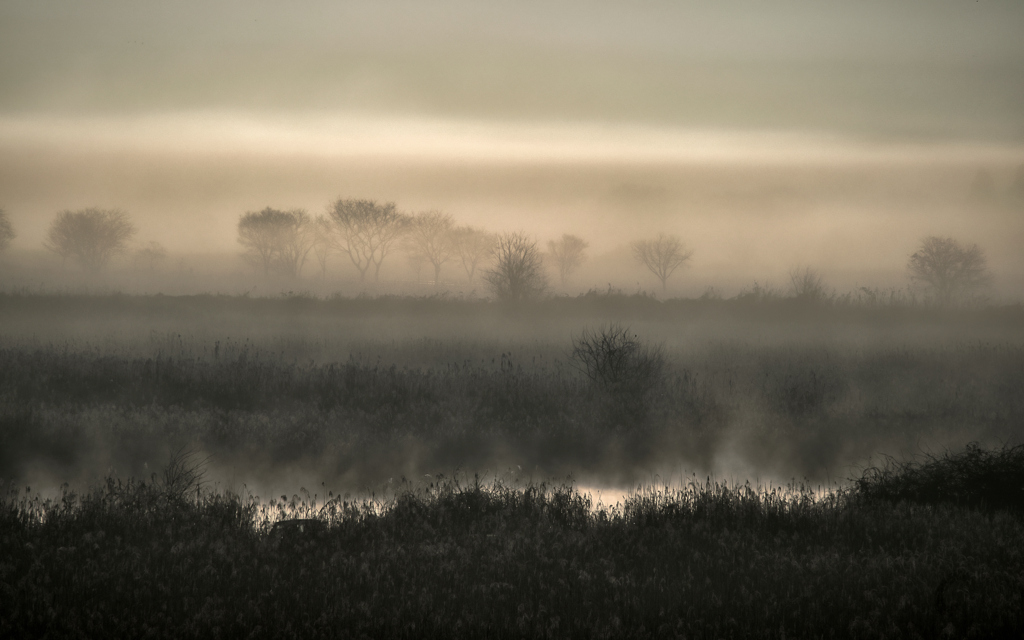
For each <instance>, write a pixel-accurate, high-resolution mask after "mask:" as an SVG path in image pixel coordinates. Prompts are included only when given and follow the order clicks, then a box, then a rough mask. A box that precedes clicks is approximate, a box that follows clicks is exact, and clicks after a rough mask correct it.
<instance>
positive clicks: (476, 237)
mask: <svg viewBox="0 0 1024 640" xmlns="http://www.w3.org/2000/svg"><path fill="white" fill-rule="evenodd" d="M452 239H453V240H454V244H455V253H456V254H458V256H459V260H460V261H461V262H462V268H463V269H465V270H466V277H467V278H468V279H469V281H470V282H473V276H474V275H476V269H477V267H478V266H480V263H482V262H483V261H484V260H486V259H487V258H488V257H490V255H491V250H492V249H493V248H494V243H495V237H494V235H493V234H490V233H487V232H486V231H483V230H482V229H476V228H474V227H457V228H456V229H454V230H453V231H452Z"/></svg>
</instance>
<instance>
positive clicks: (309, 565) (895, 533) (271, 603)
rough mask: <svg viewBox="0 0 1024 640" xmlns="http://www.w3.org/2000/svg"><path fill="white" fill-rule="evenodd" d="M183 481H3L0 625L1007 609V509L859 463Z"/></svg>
mask: <svg viewBox="0 0 1024 640" xmlns="http://www.w3.org/2000/svg"><path fill="white" fill-rule="evenodd" d="M965 455H966V456H968V457H970V456H971V455H975V454H973V453H971V452H970V451H968V452H967V454H965ZM920 466H921V465H917V466H915V467H913V468H914V469H918V470H920ZM945 468H946V469H948V468H949V467H948V466H947V467H945ZM908 469H910V468H909V467H908V468H905V469H903V470H902V471H899V470H898V471H896V472H894V473H895V475H899V473H909V472H911V471H908ZM892 477H894V476H892V475H891V476H889V478H888V480H886V481H890V480H891V479H892ZM196 479H197V478H196V476H195V474H192V475H189V474H188V473H187V468H186V469H183V468H182V467H181V465H179V466H178V467H177V473H176V474H171V477H169V478H167V479H165V480H160V479H157V478H155V477H154V478H153V479H152V480H151V481H150V482H146V483H140V482H135V481H128V482H121V481H117V480H113V479H111V480H108V481H107V483H106V484H105V485H103V486H102V487H100V488H98V489H95V490H93V491H92V492H89V493H87V494H84V495H81V496H78V495H75V494H73V493H70V492H67V493H65V494H64V495H63V496H61V497H60V498H59V499H55V500H51V501H44V500H41V499H40V498H38V497H32V496H31V495H30V494H29V493H28V492H27V491H26V492H21V493H19V492H13V491H12V492H11V493H9V494H7V495H6V496H5V497H4V499H3V501H2V502H0V542H2V547H0V636H2V637H78V636H93V637H131V638H143V637H203V638H207V637H254V638H259V637H389V638H423V637H427V638H430V637H437V638H441V637H444V638H451V637H455V638H460V637H464V638H482V637H489V638H520V637H554V638H594V637H687V638H728V637H733V638H740V637H773V638H774V637H801V638H831V637H836V638H886V637H888V638H915V637H927V638H930V637H946V636H948V637H983V638H990V637H1019V636H1018V634H1019V631H1020V629H1021V628H1024V603H1022V600H1021V599H1022V594H1024V519H1022V518H1021V515H1020V511H1014V510H1007V509H1000V508H995V505H992V504H989V503H985V504H968V503H963V502H962V503H961V504H959V505H953V504H945V503H937V504H931V503H930V502H931V501H928V502H929V504H921V503H919V502H916V501H914V500H912V499H904V500H896V501H893V500H891V499H888V498H889V497H891V496H887V497H886V499H878V497H877V496H878V494H877V492H874V489H876V488H877V485H876V484H875V480H874V479H872V478H871V477H866V478H865V479H864V481H863V482H862V483H860V484H859V485H857V486H856V487H855V488H854V489H851V490H837V491H832V492H830V493H827V494H825V495H816V494H813V493H811V492H810V491H808V490H806V489H802V488H800V487H790V488H788V489H786V490H778V489H774V490H765V489H759V490H755V489H753V488H751V487H749V486H740V487H727V486H723V485H721V484H715V483H711V482H708V483H696V482H695V483H692V484H689V485H687V486H683V487H679V488H677V489H670V490H650V491H646V492H641V493H639V494H638V495H636V496H634V497H632V498H631V499H629V500H628V501H627V502H625V504H623V505H620V506H619V507H618V508H614V509H594V508H593V505H592V504H591V503H590V500H589V498H588V497H587V496H584V495H581V494H579V493H578V492H576V491H575V490H573V489H572V488H571V487H569V486H553V487H548V486H544V485H540V486H514V485H511V484H507V483H506V484H503V483H500V482H496V483H491V484H488V485H482V484H481V483H479V482H477V481H475V480H466V479H461V480H460V479H458V478H454V479H439V480H438V481H436V482H434V483H432V484H429V485H425V486H416V487H414V486H411V485H408V484H403V485H402V486H401V487H400V488H399V489H398V490H397V491H394V492H391V493H389V494H388V495H387V496H385V497H378V498H375V499H371V500H366V501H358V502H350V501H347V500H344V499H341V498H335V497H333V496H331V497H328V499H327V500H326V501H324V500H322V499H316V498H315V497H310V496H308V494H306V495H305V496H304V497H302V498H300V497H298V496H294V497H293V498H292V499H291V500H287V499H286V498H285V497H284V496H282V497H281V500H280V501H278V500H270V501H266V500H260V499H258V498H256V497H254V496H245V497H238V496H233V495H222V494H216V493H214V492H211V491H208V490H204V489H202V488H201V487H197V486H196V484H195V480H196ZM964 482H966V483H967V484H970V483H971V482H972V480H971V478H970V477H967V476H961V477H960V478H959V479H956V480H955V483H959V484H963V483H964ZM910 497H912V496H909V495H908V498H910ZM296 519H298V520H297V521H296ZM280 520H292V522H291V523H290V526H285V525H280V524H278V525H276V526H275V525H274V523H275V522H278V521H280Z"/></svg>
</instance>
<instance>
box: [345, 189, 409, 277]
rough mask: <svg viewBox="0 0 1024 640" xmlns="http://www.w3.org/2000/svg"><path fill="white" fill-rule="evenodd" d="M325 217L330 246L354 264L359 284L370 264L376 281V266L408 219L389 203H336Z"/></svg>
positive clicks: (382, 259)
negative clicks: (329, 226)
mask: <svg viewBox="0 0 1024 640" xmlns="http://www.w3.org/2000/svg"><path fill="white" fill-rule="evenodd" d="M328 214H329V216H330V219H331V222H332V223H333V225H334V232H335V233H334V246H335V247H336V248H337V249H338V250H339V251H341V252H342V253H344V254H345V255H347V256H348V257H349V259H350V260H351V261H352V264H353V265H355V268H356V269H357V270H358V271H359V281H360V282H365V281H366V272H367V271H368V270H369V268H370V266H371V265H372V266H373V267H374V271H373V275H374V279H375V280H379V279H380V265H381V263H382V262H384V258H386V257H387V255H388V253H389V252H390V250H391V248H392V246H393V245H394V243H395V242H396V241H397V240H398V239H399V238H401V237H402V236H403V235H404V234H405V232H406V230H407V229H408V228H409V225H410V218H409V216H407V215H405V214H403V213H400V212H399V211H398V210H397V209H396V208H395V203H393V202H387V203H385V204H377V202H375V201H373V200H337V201H335V202H334V204H332V205H331V207H330V209H329V210H328Z"/></svg>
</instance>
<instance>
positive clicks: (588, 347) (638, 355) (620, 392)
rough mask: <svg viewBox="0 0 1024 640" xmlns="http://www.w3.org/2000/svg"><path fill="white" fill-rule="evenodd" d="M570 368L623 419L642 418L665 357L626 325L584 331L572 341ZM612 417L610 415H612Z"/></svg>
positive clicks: (663, 367) (661, 351)
mask: <svg viewBox="0 0 1024 640" xmlns="http://www.w3.org/2000/svg"><path fill="white" fill-rule="evenodd" d="M570 358H571V361H572V363H573V365H574V366H575V367H576V368H577V369H578V370H579V371H580V372H581V373H583V374H584V375H586V377H587V379H589V380H590V382H591V384H593V385H595V386H596V387H597V388H598V389H599V390H600V391H602V392H604V393H606V394H607V397H609V398H611V399H612V401H613V407H614V408H615V409H619V410H622V411H623V412H624V416H623V417H633V418H643V417H645V416H646V414H647V401H648V399H649V396H650V394H651V392H652V391H653V390H654V388H655V387H656V386H657V385H658V383H659V382H660V381H661V379H662V374H663V373H664V370H665V354H664V352H663V350H662V349H661V347H659V346H651V345H646V344H644V343H643V342H641V341H640V339H639V337H638V336H637V335H636V334H634V333H632V332H631V331H630V329H629V327H628V326H623V325H619V324H615V323H613V324H610V325H608V326H606V327H602V328H600V329H596V330H590V329H584V330H583V332H582V333H581V334H580V335H579V337H574V338H573V341H572V352H571V354H570ZM613 417H614V416H613Z"/></svg>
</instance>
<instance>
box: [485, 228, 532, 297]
mask: <svg viewBox="0 0 1024 640" xmlns="http://www.w3.org/2000/svg"><path fill="white" fill-rule="evenodd" d="M492 255H493V256H494V260H495V264H494V267H493V268H491V269H488V270H487V271H485V272H484V280H486V281H487V284H488V285H489V286H490V287H491V291H493V292H494V295H495V296H496V297H497V298H498V299H499V300H504V301H507V302H520V301H523V300H528V299H530V298H536V297H538V296H540V295H541V294H543V293H544V290H545V289H547V281H546V280H545V278H544V270H543V260H542V259H541V255H540V251H539V250H538V249H537V242H536V241H535V240H533V239H531V238H530V237H529V236H527V235H525V234H523V233H503V234H500V235H499V236H498V237H497V239H496V240H495V244H494V249H493V250H492Z"/></svg>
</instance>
